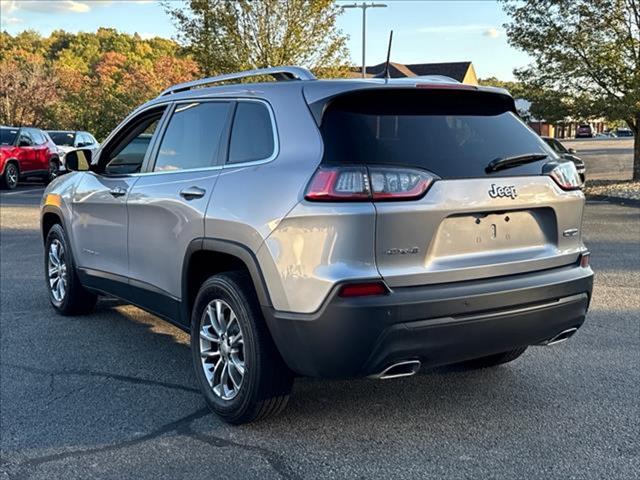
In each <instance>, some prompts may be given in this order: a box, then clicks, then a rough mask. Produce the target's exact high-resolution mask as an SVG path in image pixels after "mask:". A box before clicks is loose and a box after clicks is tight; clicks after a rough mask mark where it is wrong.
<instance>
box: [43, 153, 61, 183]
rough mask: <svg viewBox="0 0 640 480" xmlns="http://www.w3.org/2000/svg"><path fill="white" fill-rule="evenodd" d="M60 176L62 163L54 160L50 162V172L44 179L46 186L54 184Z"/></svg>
mask: <svg viewBox="0 0 640 480" xmlns="http://www.w3.org/2000/svg"><path fill="white" fill-rule="evenodd" d="M59 174H60V162H59V161H58V160H57V159H55V158H53V159H51V160H49V170H48V171H47V176H46V177H45V178H44V183H45V185H49V184H50V183H51V182H53V181H54V180H55V179H56V178H58V175H59Z"/></svg>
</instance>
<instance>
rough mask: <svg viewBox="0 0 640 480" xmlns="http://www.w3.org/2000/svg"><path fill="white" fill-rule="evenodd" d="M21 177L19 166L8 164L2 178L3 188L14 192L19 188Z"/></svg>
mask: <svg viewBox="0 0 640 480" xmlns="http://www.w3.org/2000/svg"><path fill="white" fill-rule="evenodd" d="M19 176H20V172H19V171H18V166H17V165H16V164H15V163H13V162H10V163H7V165H6V166H5V167H4V174H3V175H2V178H0V184H1V185H2V188H5V189H7V190H13V189H14V188H16V187H17V186H18V178H19Z"/></svg>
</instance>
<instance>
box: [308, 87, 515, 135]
mask: <svg viewBox="0 0 640 480" xmlns="http://www.w3.org/2000/svg"><path fill="white" fill-rule="evenodd" d="M318 83H319V82H318ZM333 86H334V87H340V88H325V89H323V91H311V90H310V89H309V88H307V87H306V86H305V88H304V90H303V93H304V97H305V99H306V100H307V104H308V105H309V110H310V111H311V114H312V115H313V118H314V119H315V121H316V124H317V125H318V126H320V125H321V124H322V118H323V116H324V113H325V112H326V110H327V109H328V108H330V107H331V106H334V105H336V106H337V105H342V106H345V105H349V106H351V107H352V108H353V107H354V106H355V105H357V108H358V110H360V109H362V110H364V111H368V112H370V113H380V114H384V113H385V112H387V113H389V114H393V113H399V114H401V113H405V114H409V113H410V112H408V111H404V110H405V109H407V108H409V109H410V110H412V109H413V110H416V111H417V109H420V108H424V109H425V110H424V111H425V112H426V111H428V110H434V109H438V108H440V107H442V108H444V105H446V109H447V113H450V114H456V113H458V114H463V112H466V111H468V112H469V113H471V112H474V111H477V112H476V114H480V115H481V114H484V115H487V114H498V113H502V112H507V111H510V112H513V113H515V114H517V113H518V112H517V110H516V105H515V101H514V100H513V97H512V96H511V95H510V94H509V92H507V91H506V90H504V89H502V88H493V87H479V86H475V85H467V84H462V83H444V82H442V83H431V82H429V83H415V82H414V83H413V84H408V83H406V82H405V83H403V84H401V85H390V84H381V85H371V84H366V83H364V82H363V83H361V84H353V85H350V87H351V88H349V89H348V90H345V88H344V87H345V86H344V85H340V84H334V85H333ZM314 90H315V89H314ZM323 94H324V95H323ZM440 94H441V95H440ZM438 99H439V100H440V101H438ZM474 104H475V105H474ZM474 107H475V108H474ZM478 107H479V108H478ZM395 109H398V110H397V111H395Z"/></svg>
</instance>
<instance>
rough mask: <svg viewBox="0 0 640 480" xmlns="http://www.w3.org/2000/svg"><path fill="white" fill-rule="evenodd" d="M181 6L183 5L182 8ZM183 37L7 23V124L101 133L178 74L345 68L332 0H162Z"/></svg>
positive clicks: (1, 45)
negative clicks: (19, 28)
mask: <svg viewBox="0 0 640 480" xmlns="http://www.w3.org/2000/svg"><path fill="white" fill-rule="evenodd" d="M175 5H179V6H178V7H176V6H175ZM164 7H165V9H166V11H167V14H168V15H170V16H171V18H172V19H173V20H174V22H175V24H176V27H177V30H178V32H179V34H178V41H179V43H178V42H176V41H174V40H169V39H165V38H150V39H144V38H141V37H140V36H139V35H138V34H134V35H130V34H126V33H121V32H118V31H116V30H115V29H112V28H100V29H98V31H97V32H95V33H84V32H81V33H70V32H65V31H63V30H57V31H54V32H53V33H52V34H51V35H50V36H48V37H43V36H41V35H39V34H38V33H36V32H33V31H25V32H22V33H19V34H17V35H15V36H12V35H10V34H9V33H7V32H0V124H3V125H14V126H20V125H33V126H37V127H41V128H45V129H65V130H66V129H69V130H88V131H90V132H92V133H93V134H94V135H95V136H96V137H97V138H98V139H99V140H103V139H104V138H105V137H106V136H107V135H108V134H109V132H110V131H111V130H112V129H113V128H114V127H115V126H116V125H117V124H118V123H119V122H120V121H121V120H122V119H123V118H124V117H125V116H126V115H127V114H128V113H130V112H131V111H132V110H133V109H134V108H135V107H136V106H138V105H140V104H142V103H144V102H146V101H147V100H150V99H151V98H153V97H155V96H157V95H158V94H159V93H160V92H161V91H162V90H163V89H165V88H167V87H168V86H170V85H174V84H176V83H180V82H185V81H189V80H192V79H195V78H199V77H203V76H211V75H217V74H222V73H230V72H237V71H242V70H247V69H253V68H262V67H269V66H278V65H302V66H305V67H308V68H311V69H312V70H313V71H314V73H316V75H318V76H325V77H327V76H328V77H333V76H342V75H345V74H346V73H347V72H348V51H347V48H346V41H347V37H346V35H344V34H343V33H342V32H341V31H340V30H339V29H338V28H337V27H336V20H337V17H338V15H339V14H340V8H339V7H338V6H336V4H335V3H334V2H333V1H332V0H286V1H282V0H261V1H260V2H253V1H249V0H239V1H236V2H227V1H219V0H191V1H190V2H187V3H185V4H176V3H175V2H164Z"/></svg>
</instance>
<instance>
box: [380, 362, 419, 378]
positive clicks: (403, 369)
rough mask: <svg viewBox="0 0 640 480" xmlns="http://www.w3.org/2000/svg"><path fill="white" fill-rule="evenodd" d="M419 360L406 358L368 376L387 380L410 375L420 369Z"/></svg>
mask: <svg viewBox="0 0 640 480" xmlns="http://www.w3.org/2000/svg"><path fill="white" fill-rule="evenodd" d="M420 365H421V363H420V360H407V361H404V362H398V363H394V364H393V365H390V366H388V367H387V368H385V369H384V370H383V371H382V372H380V373H375V374H373V375H370V377H369V378H375V379H377V380H389V379H392V378H402V377H411V376H412V375H415V374H416V373H417V372H418V370H420Z"/></svg>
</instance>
